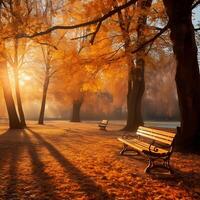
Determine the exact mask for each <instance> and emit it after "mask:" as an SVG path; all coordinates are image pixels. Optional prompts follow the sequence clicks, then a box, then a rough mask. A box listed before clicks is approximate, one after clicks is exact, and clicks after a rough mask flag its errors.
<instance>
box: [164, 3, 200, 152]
mask: <svg viewBox="0 0 200 200" xmlns="http://www.w3.org/2000/svg"><path fill="white" fill-rule="evenodd" d="M163 1H164V5H165V8H166V11H167V15H168V17H169V27H170V30H171V34H170V38H171V40H172V43H173V51H174V54H175V56H176V61H177V66H176V77H175V79H176V86H177V93H178V99H179V108H180V115H181V127H180V128H178V129H177V135H176V145H177V147H178V149H180V150H185V151H191V150H195V151H196V150H198V151H199V150H200V74H199V66H198V58H197V46H196V42H195V33H194V27H193V24H192V12H191V7H192V3H193V0H176V1H174V0H163Z"/></svg>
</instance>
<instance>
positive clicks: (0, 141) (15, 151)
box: [0, 130, 24, 199]
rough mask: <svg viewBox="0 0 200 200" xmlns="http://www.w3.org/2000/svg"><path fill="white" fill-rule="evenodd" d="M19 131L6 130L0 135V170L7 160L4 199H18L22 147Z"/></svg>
mask: <svg viewBox="0 0 200 200" xmlns="http://www.w3.org/2000/svg"><path fill="white" fill-rule="evenodd" d="M21 131H22V130H7V131H6V132H4V133H3V134H1V135H0V152H1V153H0V170H2V168H3V165H5V163H6V160H9V163H8V165H9V166H8V167H9V170H8V173H9V178H8V181H7V186H6V190H5V194H4V198H5V199H19V195H18V192H17V184H18V176H17V172H18V161H19V158H20V154H21V152H22V150H23V148H24V146H23V141H22V136H21ZM5 175H6V174H2V176H3V177H4V176H5Z"/></svg>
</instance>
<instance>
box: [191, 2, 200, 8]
mask: <svg viewBox="0 0 200 200" xmlns="http://www.w3.org/2000/svg"><path fill="white" fill-rule="evenodd" d="M199 4H200V0H198V1H196V3H194V4H193V5H192V10H193V9H194V8H196V7H197V6H198V5H199Z"/></svg>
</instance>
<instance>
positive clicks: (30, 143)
mask: <svg viewBox="0 0 200 200" xmlns="http://www.w3.org/2000/svg"><path fill="white" fill-rule="evenodd" d="M120 128H121V127H120V126H118V125H110V126H109V129H108V131H107V132H104V131H100V130H98V128H97V125H96V124H92V123H91V124H89V123H87V124H86V123H78V124H76V123H67V122H61V121H60V122H50V123H48V124H47V125H45V126H39V125H34V124H31V125H29V128H28V129H26V130H16V131H7V130H6V127H4V126H0V178H1V179H0V199H6V200H16V199H19V200H22V199H24V200H29V199H41V200H45V199H52V200H54V199H59V200H60V199H64V200H65V199H66V200H67V199H70V200H71V199H94V200H99V199H102V200H103V199H105V200H107V199H130V200H132V199H139V200H140V199H145V200H146V199H152V200H154V199H162V200H163V199H200V167H199V166H200V156H197V155H181V154H178V153H175V154H174V156H173V158H172V163H173V166H174V168H176V170H177V171H178V170H181V173H180V174H179V175H177V176H175V177H168V178H166V177H165V178H163V177H159V178H158V177H155V176H149V175H146V174H144V173H143V170H144V168H145V166H146V160H145V159H144V158H142V157H137V158H135V157H133V156H119V151H120V149H121V144H120V143H119V142H118V141H117V140H116V137H117V136H119V135H121V134H122V132H119V131H117V130H119V129H120Z"/></svg>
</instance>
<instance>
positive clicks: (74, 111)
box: [71, 99, 83, 122]
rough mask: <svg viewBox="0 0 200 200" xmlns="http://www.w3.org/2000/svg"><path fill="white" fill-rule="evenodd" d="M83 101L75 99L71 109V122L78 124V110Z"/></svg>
mask: <svg viewBox="0 0 200 200" xmlns="http://www.w3.org/2000/svg"><path fill="white" fill-rule="evenodd" d="M82 103H83V100H82V99H76V100H74V101H73V109H72V118H71V122H80V121H81V120H80V110H81V106H82Z"/></svg>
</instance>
